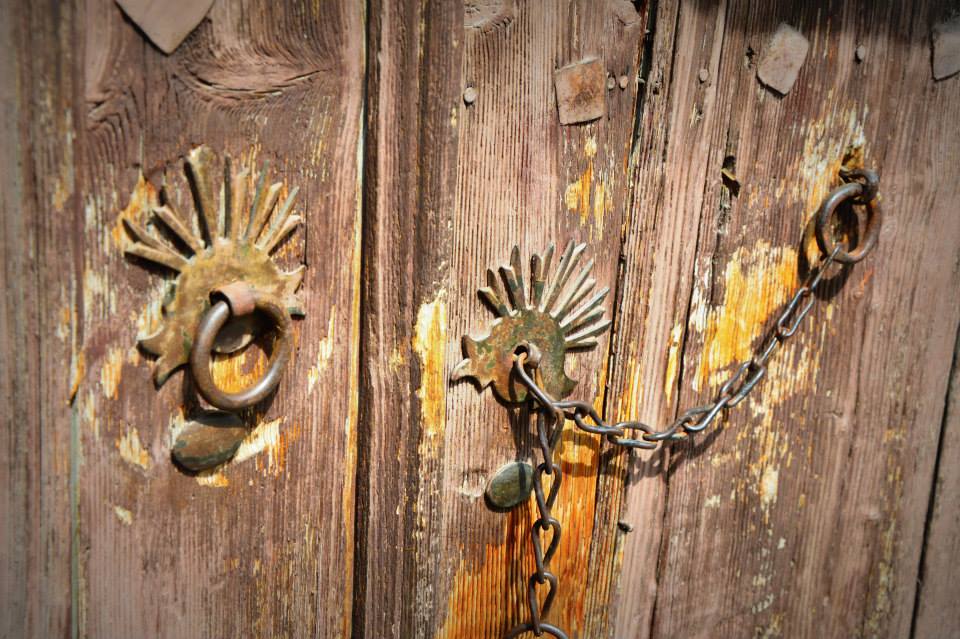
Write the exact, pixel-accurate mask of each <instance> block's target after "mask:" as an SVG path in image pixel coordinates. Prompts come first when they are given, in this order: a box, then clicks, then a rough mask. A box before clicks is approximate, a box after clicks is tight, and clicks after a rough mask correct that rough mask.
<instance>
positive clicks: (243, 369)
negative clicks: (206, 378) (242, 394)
mask: <svg viewBox="0 0 960 639" xmlns="http://www.w3.org/2000/svg"><path fill="white" fill-rule="evenodd" d="M211 359H212V360H213V367H212V369H211V373H212V374H213V380H214V382H216V384H217V386H219V387H220V388H222V389H223V390H224V391H226V392H228V393H236V392H237V391H240V390H243V389H244V388H247V387H248V386H250V385H252V384H254V383H255V382H256V381H257V380H259V379H260V378H261V377H263V374H264V373H265V372H266V371H267V363H268V362H269V360H268V358H267V357H266V355H264V354H263V353H262V352H260V351H258V350H257V349H256V348H252V347H251V348H248V349H246V350H244V351H243V352H241V353H231V354H217V353H214V354H213V356H212V357H211ZM250 360H253V361H252V362H251V361H250Z"/></svg>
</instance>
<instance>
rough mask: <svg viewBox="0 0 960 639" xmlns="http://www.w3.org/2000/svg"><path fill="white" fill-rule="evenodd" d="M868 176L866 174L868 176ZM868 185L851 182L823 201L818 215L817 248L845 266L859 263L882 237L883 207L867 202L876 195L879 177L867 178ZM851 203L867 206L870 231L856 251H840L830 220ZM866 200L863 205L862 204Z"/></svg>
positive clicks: (867, 226) (848, 248)
mask: <svg viewBox="0 0 960 639" xmlns="http://www.w3.org/2000/svg"><path fill="white" fill-rule="evenodd" d="M864 173H866V172H864ZM864 177H865V178H866V180H867V183H866V184H863V183H861V182H850V183H849V184H844V185H843V186H840V187H838V188H836V189H834V191H833V192H832V193H830V195H828V196H827V199H825V200H824V201H823V205H822V206H821V207H820V211H819V213H817V226H816V228H817V233H816V235H817V246H819V247H820V251H822V252H823V254H824V255H834V250H836V254H835V255H834V258H833V259H835V260H836V261H837V262H840V263H842V264H854V263H856V262H859V261H860V260H862V259H863V258H865V257H866V256H867V254H868V253H869V252H870V251H871V250H873V247H874V246H876V244H877V238H878V237H879V235H880V225H881V223H882V222H883V214H882V213H881V212H880V207H879V206H878V205H877V204H876V203H875V202H874V201H873V199H872V198H871V199H870V200H866V198H867V197H870V196H871V195H875V194H876V176H875V175H873V174H872V172H871V174H870V175H865V176H864ZM847 200H853V201H854V202H855V203H858V204H863V206H864V207H865V208H866V210H867V219H866V230H865V231H864V237H863V240H862V241H861V242H860V243H859V244H857V246H855V247H852V248H851V247H843V248H840V249H839V250H837V244H836V242H835V241H834V239H833V233H832V232H831V230H830V229H829V228H828V226H829V224H830V220H831V219H832V218H833V214H834V212H835V211H836V210H837V207H838V206H840V204H842V203H843V202H846V201H847ZM862 200H863V201H862Z"/></svg>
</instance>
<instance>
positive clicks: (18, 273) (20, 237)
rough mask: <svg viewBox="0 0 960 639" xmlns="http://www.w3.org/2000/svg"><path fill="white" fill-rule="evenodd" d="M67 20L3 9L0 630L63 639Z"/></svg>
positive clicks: (67, 560) (45, 8)
mask: <svg viewBox="0 0 960 639" xmlns="http://www.w3.org/2000/svg"><path fill="white" fill-rule="evenodd" d="M74 16H75V13H74V11H73V9H72V8H71V7H68V6H67V7H65V6H61V5H59V4H58V3H47V2H35V3H4V4H3V6H2V7H0V46H2V48H3V50H4V51H5V53H4V55H3V60H2V61H0V96H2V98H0V99H2V113H3V115H2V118H0V147H2V151H0V203H2V204H0V206H2V210H0V217H2V219H0V224H2V226H0V229H2V230H0V240H2V241H0V244H2V248H0V256H2V257H0V262H2V264H3V270H2V275H0V277H2V282H3V290H4V295H3V299H2V301H0V371H2V372H0V398H2V399H0V403H2V405H3V409H4V415H3V418H2V420H0V424H2V426H0V428H2V431H3V437H4V442H3V446H2V447H0V448H2V450H0V486H2V489H0V492H2V493H3V498H2V501H0V600H2V601H3V609H4V612H3V613H0V637H11V638H13V637H31V638H32V637H62V636H68V633H69V630H70V627H71V617H72V616H73V615H75V614H76V607H75V605H74V604H75V598H74V597H73V593H72V588H71V579H70V577H71V563H72V562H71V550H73V549H74V547H73V546H72V534H73V520H74V517H73V512H72V511H73V504H74V502H73V501H72V496H73V495H74V494H75V493H74V490H73V488H74V486H73V479H72V474H73V472H74V471H75V469H76V464H77V462H78V458H77V456H76V454H75V452H76V451H75V449H74V448H73V446H72V442H71V433H72V422H73V417H74V413H73V410H72V409H71V386H72V384H73V382H74V379H75V369H76V367H77V366H78V365H82V364H81V362H79V361H77V360H76V358H75V353H76V344H77V339H78V338H79V334H78V330H79V328H78V326H77V323H76V309H77V294H78V281H77V278H76V277H75V266H76V260H77V258H78V255H79V251H78V238H77V235H76V232H75V229H76V226H77V223H78V217H77V215H76V212H77V211H78V210H79V209H78V206H77V205H78V199H77V197H76V190H75V164H74V157H75V154H74V146H75V133H74V112H73V103H74V102H73V100H74V91H75V90H76V88H77V84H76V80H75V77H74V75H73V70H72V64H73V62H74V60H75V57H74V56H75V53H74V51H75V49H74V37H75V36H74Z"/></svg>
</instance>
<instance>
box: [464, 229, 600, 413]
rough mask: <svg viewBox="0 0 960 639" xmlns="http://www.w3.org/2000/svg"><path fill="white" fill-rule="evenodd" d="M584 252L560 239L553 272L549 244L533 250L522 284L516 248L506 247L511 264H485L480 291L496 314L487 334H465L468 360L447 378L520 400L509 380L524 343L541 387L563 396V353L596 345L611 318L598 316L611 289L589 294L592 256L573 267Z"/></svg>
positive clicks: (569, 387) (567, 383)
mask: <svg viewBox="0 0 960 639" xmlns="http://www.w3.org/2000/svg"><path fill="white" fill-rule="evenodd" d="M585 250H586V244H575V243H574V242H570V243H569V244H567V248H566V249H565V250H564V251H563V255H562V256H561V257H560V261H559V264H558V265H557V269H556V272H555V273H553V274H552V275H551V267H552V262H553V257H554V245H553V244H551V245H550V246H549V247H548V248H547V250H546V251H545V252H544V253H543V254H542V255H540V254H535V255H533V256H532V257H531V259H530V280H529V281H530V284H529V287H527V285H526V284H525V282H524V270H523V266H522V263H521V259H520V248H519V247H517V246H514V247H513V250H512V251H511V254H510V263H509V264H505V265H503V266H501V267H500V269H499V277H498V274H497V273H496V272H494V271H493V270H492V269H488V270H487V286H485V287H483V288H481V289H480V290H479V294H480V297H481V298H482V299H483V300H484V301H485V302H487V303H488V304H489V305H490V308H491V309H492V310H493V312H494V314H495V315H496V316H497V317H496V319H494V320H493V322H492V323H491V324H490V329H489V332H488V333H487V335H486V336H484V337H478V338H473V337H470V336H467V335H464V337H463V350H464V352H465V353H466V356H467V358H466V359H464V360H463V361H462V362H460V363H459V364H458V365H457V366H456V368H454V370H453V372H452V375H451V379H452V380H453V381H457V380H459V379H462V378H465V377H470V378H473V379H474V380H476V382H477V383H478V384H479V386H480V388H481V389H482V388H486V387H487V386H488V385H491V384H492V385H493V390H494V392H495V393H496V394H497V396H498V397H500V399H502V400H504V401H506V402H511V403H518V402H523V401H525V400H526V399H527V392H526V389H525V388H524V387H523V385H522V384H520V383H517V382H515V381H514V380H513V378H512V371H513V363H514V357H515V354H516V352H517V349H518V348H520V347H522V346H527V345H529V346H533V347H535V348H536V349H537V350H538V351H539V352H540V356H541V359H540V363H539V366H538V367H537V371H538V373H539V374H540V377H541V382H542V384H543V388H544V390H546V391H547V392H548V393H549V394H550V395H551V396H552V397H553V398H563V397H567V396H568V395H569V394H570V393H571V392H572V391H573V389H574V388H575V387H576V382H575V381H574V380H572V379H570V378H569V377H567V374H566V371H565V370H564V363H565V359H566V355H567V353H568V352H569V351H570V350H574V349H584V348H591V347H593V346H596V344H597V339H596V338H597V336H598V335H600V334H602V333H603V332H604V331H606V330H607V328H609V326H610V323H611V322H610V320H608V319H604V314H605V313H606V309H604V308H603V306H602V304H603V302H604V300H605V299H606V297H607V295H608V294H609V292H610V289H609V288H608V287H604V288H603V289H602V290H600V291H598V292H596V293H594V292H593V290H594V288H595V287H596V284H597V282H596V280H594V279H593V278H591V277H590V273H591V271H592V270H593V264H594V262H593V260H592V259H591V260H589V261H588V262H587V263H586V264H585V265H584V266H583V268H581V269H580V270H579V271H578V270H577V269H578V267H579V265H580V262H581V260H582V258H583V254H584V251H585Z"/></svg>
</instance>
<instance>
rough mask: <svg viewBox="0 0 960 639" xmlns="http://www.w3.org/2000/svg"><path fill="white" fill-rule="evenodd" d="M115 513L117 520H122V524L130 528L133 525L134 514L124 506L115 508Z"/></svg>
mask: <svg viewBox="0 0 960 639" xmlns="http://www.w3.org/2000/svg"><path fill="white" fill-rule="evenodd" d="M113 513H114V514H115V515H116V516H117V519H119V520H120V523H122V524H124V525H126V526H130V525H131V524H133V513H131V512H130V511H129V510H127V509H126V508H124V507H122V506H114V507H113Z"/></svg>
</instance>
